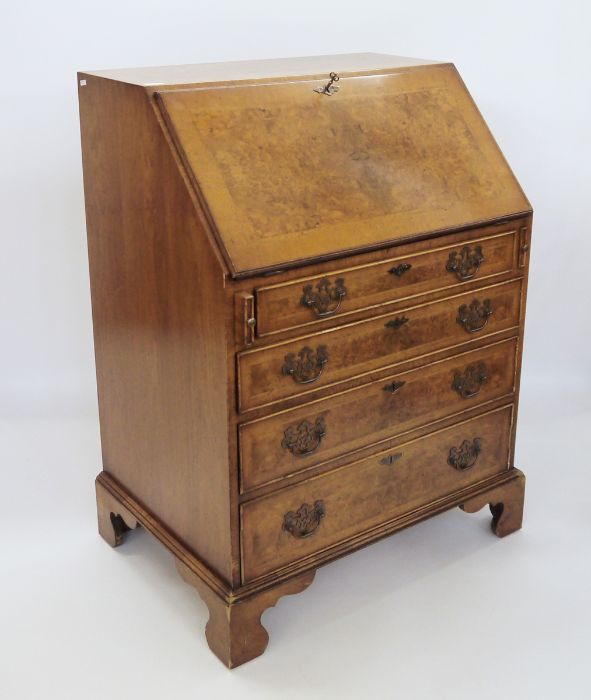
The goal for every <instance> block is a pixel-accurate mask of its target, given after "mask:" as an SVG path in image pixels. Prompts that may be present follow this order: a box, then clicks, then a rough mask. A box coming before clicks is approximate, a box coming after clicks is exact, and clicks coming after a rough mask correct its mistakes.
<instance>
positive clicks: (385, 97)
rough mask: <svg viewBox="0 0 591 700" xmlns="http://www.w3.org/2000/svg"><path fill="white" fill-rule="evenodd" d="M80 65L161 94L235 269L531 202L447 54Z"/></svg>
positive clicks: (274, 265) (454, 224) (511, 210)
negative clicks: (441, 58)
mask: <svg viewBox="0 0 591 700" xmlns="http://www.w3.org/2000/svg"><path fill="white" fill-rule="evenodd" d="M330 74H332V76H333V77H334V80H331V77H330ZM81 76H82V77H84V76H95V77H96V78H102V79H105V78H106V79H109V80H115V81H118V82H124V83H127V84H130V83H131V84H134V85H139V86H141V87H142V88H144V89H145V90H146V92H147V93H148V95H149V96H150V99H155V100H156V104H157V107H158V108H159V109H160V111H161V114H162V116H163V118H164V119H163V121H164V125H165V128H166V129H168V130H169V132H170V135H171V137H172V140H173V142H174V144H175V146H176V149H177V150H178V152H179V154H180V156H181V162H182V167H183V168H184V169H185V170H186V174H187V175H188V178H189V180H190V182H191V183H192V186H193V187H194V188H195V191H196V193H197V200H198V201H199V202H200V206H201V207H202V208H203V211H204V214H205V217H206V219H207V221H208V223H209V226H210V227H211V230H212V232H213V234H214V236H215V238H216V240H217V243H218V245H219V247H220V250H221V252H222V254H223V255H224V257H225V259H226V262H227V264H228V267H229V269H230V272H231V273H232V275H233V276H235V277H245V276H251V275H254V274H257V273H260V272H263V271H278V270H281V269H285V268H287V267H293V266H297V265H301V264H305V263H308V262H312V261H319V260H323V259H329V258H334V257H339V256H344V255H347V254H351V253H358V252H362V251H364V250H371V249H375V248H378V247H384V246H388V245H390V244H395V243H398V242H401V241H406V240H411V239H413V238H418V237H423V236H427V235H431V234H434V233H437V232H440V231H441V232H442V231H451V230H455V229H459V228H462V227H467V226H473V225H475V224H479V223H483V222H489V221H493V220H495V219H499V218H506V217H509V216H513V215H518V214H522V213H524V212H528V211H530V205H529V203H528V201H527V199H526V198H525V196H524V194H523V192H522V190H521V188H520V187H519V185H518V183H517V181H516V179H515V177H514V176H513V174H512V172H511V170H510V168H509V166H508V165H507V163H506V161H505V159H504V158H503V155H502V153H501V151H500V150H499V148H498V146H497V145H496V143H495V141H494V139H493V138H492V136H491V134H490V132H489V130H488V128H487V126H486V124H485V122H484V120H483V119H482V116H481V115H480V113H479V112H478V109H477V108H476V106H475V105H474V102H473V101H472V99H471V97H470V95H469V93H468V91H467V90H466V87H465V86H464V84H463V82H462V80H461V78H460V76H459V75H458V73H457V71H456V69H455V68H454V66H453V65H451V64H449V63H447V64H446V63H437V62H433V61H422V60H420V59H407V58H400V57H395V56H386V55H383V54H349V55H342V56H318V57H310V58H299V59H280V60H271V61H248V62H239V63H227V64H221V63H220V64H203V65H194V66H176V67H164V68H140V69H128V70H120V71H99V72H94V73H83V74H81ZM335 88H336V89H335Z"/></svg>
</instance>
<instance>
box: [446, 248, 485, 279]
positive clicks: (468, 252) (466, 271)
mask: <svg viewBox="0 0 591 700" xmlns="http://www.w3.org/2000/svg"><path fill="white" fill-rule="evenodd" d="M483 262H484V255H483V254H482V246H479V245H477V246H475V247H474V248H471V247H470V246H469V245H465V246H464V247H463V248H462V250H461V251H460V252H459V253H458V252H457V251H456V250H453V251H452V252H451V253H450V254H449V258H448V260H447V265H446V266H445V269H446V270H447V271H448V272H455V274H456V277H457V278H458V279H459V280H460V282H467V281H468V280H471V279H472V278H473V277H474V276H475V275H476V273H477V272H478V270H479V269H480V265H481V264H482V263H483Z"/></svg>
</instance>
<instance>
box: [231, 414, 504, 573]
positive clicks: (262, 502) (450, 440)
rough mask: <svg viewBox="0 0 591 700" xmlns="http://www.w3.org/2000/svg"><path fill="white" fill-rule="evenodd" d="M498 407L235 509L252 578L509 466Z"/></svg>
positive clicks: (246, 568) (245, 563) (244, 565)
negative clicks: (239, 520)
mask: <svg viewBox="0 0 591 700" xmlns="http://www.w3.org/2000/svg"><path fill="white" fill-rule="evenodd" d="M511 421H512V406H505V407H504V408H502V409H497V410H495V411H491V412H490V413H486V414H484V415H481V416H479V417H477V418H473V419H471V420H469V421H465V422H463V423H459V424H457V425H454V426H452V427H451V428H446V429H445V430H441V431H438V432H436V433H431V434H430V435H428V436H425V437H423V438H419V439H418V440H414V441H412V442H408V443H404V444H400V445H398V446H397V447H394V448H392V449H389V450H388V451H387V452H381V453H379V454H377V455H374V456H372V457H369V458H366V459H364V460H360V461H358V462H354V463H352V464H350V465H347V466H345V467H341V468H339V469H336V470H334V471H331V472H329V473H328V474H323V475H321V476H318V477H314V478H312V479H309V480H308V481H305V482H303V483H300V484H297V485H296V486H293V487H288V488H285V489H283V490H282V491H279V492H277V493H273V494H271V495H269V496H265V497H262V498H259V499H257V500H254V501H250V502H247V503H244V504H243V505H242V506H241V533H242V535H241V536H242V576H243V581H244V582H247V581H251V580H253V579H256V578H259V577H261V576H264V575H265V574H268V573H270V572H272V571H275V570H277V569H281V568H282V567H284V566H286V565H288V564H292V563H294V562H297V561H299V560H301V559H304V558H305V557H309V556H311V555H320V554H321V553H322V552H323V550H325V549H327V548H330V547H331V546H334V545H336V544H338V543H341V542H344V541H346V540H347V539H349V538H351V537H354V536H355V535H358V534H360V533H363V532H365V531H367V530H370V529H371V528H374V527H377V526H379V525H382V524H384V523H387V522H388V521H389V520H391V519H393V518H396V517H397V516H400V515H403V514H405V513H408V512H410V511H412V510H414V509H415V508H418V507H421V506H424V505H427V504H428V503H430V502H432V501H434V500H436V499H437V498H440V497H443V496H446V495H449V494H452V493H454V492H455V491H459V490H461V489H463V488H465V487H467V486H469V485H471V484H474V483H477V482H478V481H481V480H483V479H486V478H487V477H490V476H493V475H494V474H497V473H500V472H502V471H503V470H505V469H507V467H508V460H509V449H510V432H511Z"/></svg>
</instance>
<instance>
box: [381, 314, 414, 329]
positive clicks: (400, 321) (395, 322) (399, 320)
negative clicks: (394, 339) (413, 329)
mask: <svg viewBox="0 0 591 700" xmlns="http://www.w3.org/2000/svg"><path fill="white" fill-rule="evenodd" d="M409 320H410V319H408V318H407V317H406V316H396V318H393V319H392V320H391V321H388V323H385V324H384V326H385V327H386V328H393V329H394V330H398V328H401V327H402V326H404V324H405V323H408V322H409Z"/></svg>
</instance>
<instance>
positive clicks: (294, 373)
mask: <svg viewBox="0 0 591 700" xmlns="http://www.w3.org/2000/svg"><path fill="white" fill-rule="evenodd" d="M520 302H521V280H514V281H511V282H505V283H503V284H498V285H492V286H490V287H485V288H482V289H477V290H474V291H471V292H467V293H466V294H460V295H457V296H453V297H447V298H446V299H442V300H440V301H434V302H430V303H426V304H421V305H418V306H414V307H409V308H405V309H402V310H400V311H398V312H397V313H396V314H382V315H380V316H376V317H374V318H372V319H369V320H366V321H359V322H357V323H352V324H349V325H348V326H341V327H339V328H334V329H330V330H326V331H322V332H321V333H318V334H317V335H313V336H304V337H302V338H297V339H295V340H291V341H288V342H285V343H279V344H276V345H272V346H269V347H266V348H260V349H257V350H247V351H246V352H242V353H239V355H238V403H239V409H240V411H245V410H249V409H252V408H256V407H258V406H264V405H266V404H269V403H273V402H276V401H280V400H281V399H286V398H289V397H292V396H297V395H301V394H305V393H307V392H309V391H311V390H314V389H317V388H320V387H322V386H326V385H329V384H333V383H335V382H339V381H344V380H346V379H350V378H351V377H355V376H358V375H361V374H364V373H368V372H370V371H371V370H376V369H382V368H386V367H388V366H390V365H394V364H396V363H398V362H402V361H403V360H408V359H410V358H415V357H418V356H421V355H426V354H428V353H430V352H435V351H437V350H442V349H444V348H447V347H452V346H456V345H460V344H462V343H466V342H469V341H471V340H474V339H477V338H480V337H483V336H488V335H492V334H493V333H497V332H500V331H504V330H507V329H509V328H512V327H514V326H516V325H517V324H518V323H519V317H520Z"/></svg>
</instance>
